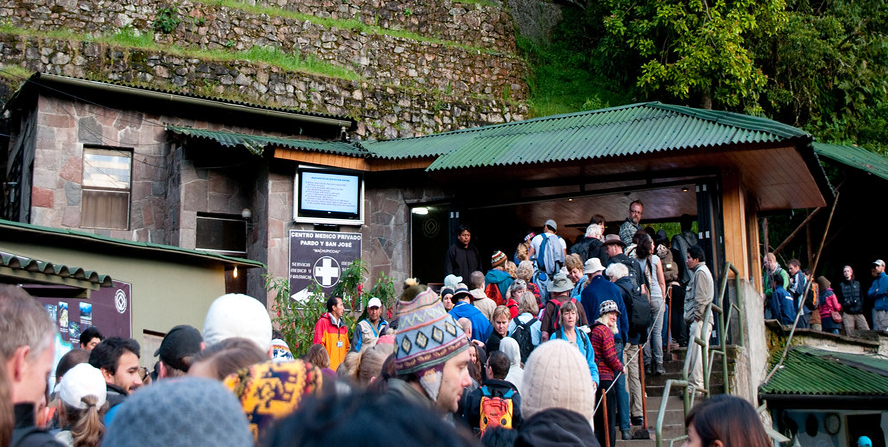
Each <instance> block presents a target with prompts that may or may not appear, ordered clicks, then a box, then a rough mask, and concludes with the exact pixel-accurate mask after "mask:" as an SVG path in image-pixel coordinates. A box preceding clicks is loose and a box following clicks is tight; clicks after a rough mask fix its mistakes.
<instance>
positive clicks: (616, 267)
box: [604, 262, 629, 281]
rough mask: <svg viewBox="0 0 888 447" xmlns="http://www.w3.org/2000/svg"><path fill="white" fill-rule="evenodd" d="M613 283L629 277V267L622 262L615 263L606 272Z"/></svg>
mask: <svg viewBox="0 0 888 447" xmlns="http://www.w3.org/2000/svg"><path fill="white" fill-rule="evenodd" d="M604 273H605V274H606V275H607V277H608V278H610V280H611V281H616V280H618V279H620V278H622V277H624V276H628V275H629V267H626V264H623V263H621V262H614V263H613V264H611V265H609V266H607V270H605V272H604Z"/></svg>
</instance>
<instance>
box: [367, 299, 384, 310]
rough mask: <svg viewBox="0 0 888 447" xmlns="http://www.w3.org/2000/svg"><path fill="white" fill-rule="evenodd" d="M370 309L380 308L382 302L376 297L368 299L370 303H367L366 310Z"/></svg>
mask: <svg viewBox="0 0 888 447" xmlns="http://www.w3.org/2000/svg"><path fill="white" fill-rule="evenodd" d="M371 307H382V301H380V300H379V298H376V297H373V298H370V301H367V308H368V309H369V308H371Z"/></svg>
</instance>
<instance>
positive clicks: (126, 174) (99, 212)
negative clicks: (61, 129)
mask: <svg viewBox="0 0 888 447" xmlns="http://www.w3.org/2000/svg"><path fill="white" fill-rule="evenodd" d="M132 160H133V153H132V151H130V150H125V149H117V148H92V147H85V148H83V184H82V185H81V197H82V200H81V204H80V206H81V208H80V226H81V227H84V228H104V229H115V230H126V229H129V217H130V191H131V188H132V166H133V163H132Z"/></svg>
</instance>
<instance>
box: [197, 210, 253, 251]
mask: <svg viewBox="0 0 888 447" xmlns="http://www.w3.org/2000/svg"><path fill="white" fill-rule="evenodd" d="M196 233H197V242H196V246H195V248H197V249H198V250H209V251H215V252H219V253H223V254H233V255H245V254H247V222H246V221H245V220H244V219H242V218H241V217H240V216H236V215H233V214H208V213H197V231H196Z"/></svg>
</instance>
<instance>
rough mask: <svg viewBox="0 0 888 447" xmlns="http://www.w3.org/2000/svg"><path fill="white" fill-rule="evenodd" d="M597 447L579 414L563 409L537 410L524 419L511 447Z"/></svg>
mask: <svg viewBox="0 0 888 447" xmlns="http://www.w3.org/2000/svg"><path fill="white" fill-rule="evenodd" d="M523 446H533V447H600V446H601V444H599V443H598V440H597V439H595V434H594V433H593V432H592V425H591V424H590V423H589V421H588V420H586V418H584V417H583V415H581V414H580V413H577V412H575V411H571V410H566V409H564V408H550V409H548V410H543V411H540V412H539V413H536V414H534V415H533V416H531V417H530V418H528V419H525V420H524V423H523V424H522V425H521V428H520V429H519V430H518V438H517V439H516V440H515V447H523Z"/></svg>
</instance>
